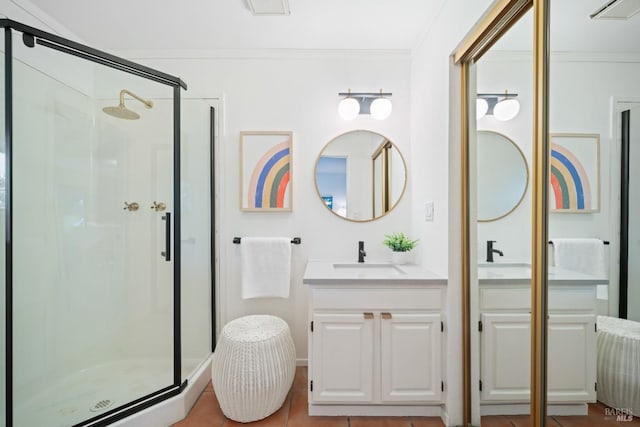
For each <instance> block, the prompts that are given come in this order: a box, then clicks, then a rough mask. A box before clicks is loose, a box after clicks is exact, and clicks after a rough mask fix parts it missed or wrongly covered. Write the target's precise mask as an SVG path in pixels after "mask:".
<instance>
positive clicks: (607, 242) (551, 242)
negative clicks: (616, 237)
mask: <svg viewBox="0 0 640 427" xmlns="http://www.w3.org/2000/svg"><path fill="white" fill-rule="evenodd" d="M549 244H550V245H553V240H549ZM602 244H603V245H608V244H609V241H608V240H603V241H602Z"/></svg>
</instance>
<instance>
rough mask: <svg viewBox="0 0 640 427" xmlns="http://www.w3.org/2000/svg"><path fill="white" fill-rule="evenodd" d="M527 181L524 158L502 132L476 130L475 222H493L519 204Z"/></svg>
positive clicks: (525, 190)
mask: <svg viewBox="0 0 640 427" xmlns="http://www.w3.org/2000/svg"><path fill="white" fill-rule="evenodd" d="M528 183H529V168H528V167H527V160H526V159H525V157H524V154H522V151H521V150H520V148H519V147H518V146H517V145H516V143H515V142H513V141H512V140H511V139H509V138H507V137H506V136H504V135H501V134H499V133H496V132H490V131H479V132H478V221H495V220H497V219H500V218H503V217H505V216H507V215H509V214H510V213H511V212H513V210H514V209H515V208H516V207H518V205H519V204H520V202H521V201H522V199H523V198H524V195H525V193H526V192H527V185H528Z"/></svg>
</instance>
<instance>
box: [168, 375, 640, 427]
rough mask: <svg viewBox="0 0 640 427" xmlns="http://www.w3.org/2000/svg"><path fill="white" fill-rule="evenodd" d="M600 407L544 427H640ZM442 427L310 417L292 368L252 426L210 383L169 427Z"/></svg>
mask: <svg viewBox="0 0 640 427" xmlns="http://www.w3.org/2000/svg"><path fill="white" fill-rule="evenodd" d="M605 408H606V406H604V405H602V404H601V403H596V404H592V405H589V415H588V416H584V417H560V416H553V417H548V418H547V423H546V424H547V427H609V426H610V427H613V426H617V427H640V419H639V418H634V419H633V420H632V421H629V422H622V421H616V418H615V416H610V415H606V414H605ZM233 426H251V427H444V424H443V422H442V420H440V418H438V417H310V416H309V415H308V413H307V368H306V367H298V368H296V376H295V379H294V381H293V386H292V387H291V391H290V392H289V395H288V396H287V399H286V400H285V403H284V405H283V406H282V408H280V409H279V410H278V411H277V412H276V413H274V414H273V415H271V416H269V417H267V418H265V419H263V420H260V421H256V422H254V423H249V424H242V423H237V422H235V421H232V420H229V419H227V418H226V417H225V416H224V414H223V413H222V411H221V410H220V405H219V404H218V400H217V399H216V395H215V393H214V392H213V388H212V387H211V383H209V385H207V388H206V389H205V390H204V391H203V392H202V394H201V395H200V398H199V399H198V401H197V402H196V404H195V405H194V406H193V408H192V409H191V412H189V415H187V417H186V418H185V419H184V420H182V421H180V422H178V423H176V424H174V425H173V426H172V427H233ZM529 426H530V423H529V416H527V415H513V416H490V417H482V427H529Z"/></svg>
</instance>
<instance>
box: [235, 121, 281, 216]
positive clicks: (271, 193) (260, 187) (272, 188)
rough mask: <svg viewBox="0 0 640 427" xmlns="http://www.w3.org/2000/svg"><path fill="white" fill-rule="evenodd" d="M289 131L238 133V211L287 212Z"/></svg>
mask: <svg viewBox="0 0 640 427" xmlns="http://www.w3.org/2000/svg"><path fill="white" fill-rule="evenodd" d="M292 138H293V134H292V132H288V131H265V132H260V131H248V132H240V193H241V194H240V210H242V211H248V212H287V211H291V206H292V200H291V199H292V197H291V193H292V191H291V187H292V180H291V159H292V156H291V155H292V148H293V147H292V145H293V144H292Z"/></svg>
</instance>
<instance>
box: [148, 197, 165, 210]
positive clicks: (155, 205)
mask: <svg viewBox="0 0 640 427" xmlns="http://www.w3.org/2000/svg"><path fill="white" fill-rule="evenodd" d="M151 209H154V210H155V211H156V212H162V211H164V210H165V209H167V205H166V204H165V203H163V202H159V203H158V202H156V201H155V200H154V201H153V205H151Z"/></svg>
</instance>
